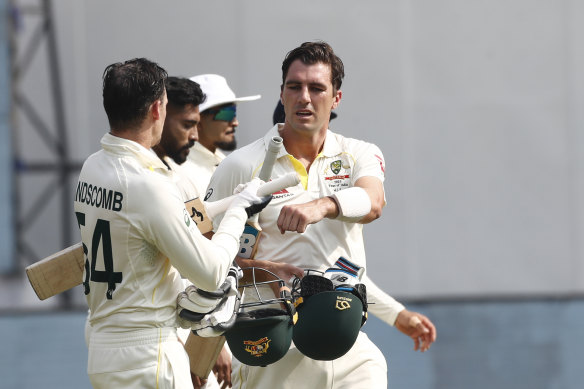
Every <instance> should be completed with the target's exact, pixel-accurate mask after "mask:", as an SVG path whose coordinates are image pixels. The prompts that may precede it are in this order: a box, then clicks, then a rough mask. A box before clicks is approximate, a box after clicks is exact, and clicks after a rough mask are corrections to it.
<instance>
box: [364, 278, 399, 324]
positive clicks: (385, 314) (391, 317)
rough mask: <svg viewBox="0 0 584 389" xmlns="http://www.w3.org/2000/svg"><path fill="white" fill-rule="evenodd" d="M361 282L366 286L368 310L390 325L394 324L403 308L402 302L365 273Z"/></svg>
mask: <svg viewBox="0 0 584 389" xmlns="http://www.w3.org/2000/svg"><path fill="white" fill-rule="evenodd" d="M361 282H363V283H364V284H365V287H366V288H367V301H368V302H369V303H371V304H369V307H368V310H369V312H371V313H372V314H373V315H375V316H377V317H378V318H379V319H381V320H383V321H384V322H386V323H387V324H389V325H390V326H393V325H395V320H396V319H397V316H398V315H399V313H400V312H401V311H403V310H404V309H405V307H404V306H403V304H401V303H400V302H398V301H397V300H395V299H394V298H393V297H391V296H390V295H388V294H387V293H385V292H384V291H383V290H381V288H379V287H378V286H377V285H376V284H375V283H374V282H373V280H371V279H370V278H369V277H368V276H367V274H365V275H363V278H362V279H361Z"/></svg>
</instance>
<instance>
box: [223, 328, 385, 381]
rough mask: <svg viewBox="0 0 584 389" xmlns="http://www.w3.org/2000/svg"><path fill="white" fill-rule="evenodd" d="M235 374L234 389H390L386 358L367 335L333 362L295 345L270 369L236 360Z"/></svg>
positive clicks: (361, 334) (270, 366)
mask: <svg viewBox="0 0 584 389" xmlns="http://www.w3.org/2000/svg"><path fill="white" fill-rule="evenodd" d="M232 372H233V373H232V376H231V381H232V382H233V389H298V388H306V389H387V363H386V361H385V357H384V356H383V353H382V352H381V351H380V350H379V348H377V346H376V345H375V344H373V342H372V341H371V340H369V338H368V337H367V335H366V334H365V333H364V332H359V336H358V337H357V340H356V341H355V344H354V345H353V347H352V348H351V349H350V350H349V351H348V352H347V353H346V354H345V355H343V356H342V357H340V358H337V359H335V360H333V361H315V360H314V359H310V358H308V357H306V356H304V355H303V354H302V353H301V352H300V351H298V349H297V348H296V347H294V345H292V347H290V350H288V353H287V354H286V355H285V356H284V357H283V358H282V359H280V360H279V361H277V362H276V363H273V364H271V365H269V366H266V367H259V366H248V365H244V364H242V363H241V362H239V361H238V360H237V359H236V358H235V357H234V358H233V370H232Z"/></svg>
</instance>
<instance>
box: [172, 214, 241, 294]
mask: <svg viewBox="0 0 584 389" xmlns="http://www.w3.org/2000/svg"><path fill="white" fill-rule="evenodd" d="M246 219H247V215H246V213H245V210H244V209H243V208H240V207H238V208H233V209H230V210H228V211H227V212H226V213H225V217H224V220H223V223H222V225H221V227H220V228H219V230H218V231H217V233H216V234H214V236H213V238H212V240H209V239H207V238H205V237H204V236H202V235H201V234H200V232H199V231H198V230H196V227H195V228H194V230H193V231H191V232H192V233H191V234H188V235H184V236H182V237H179V239H180V240H179V242H180V243H178V244H176V245H170V246H171V247H169V248H168V250H169V252H167V255H168V257H169V258H171V261H172V263H173V265H174V266H175V267H176V268H177V270H178V271H179V272H180V273H181V275H182V276H183V277H185V278H187V279H189V280H190V281H191V282H193V283H194V284H195V285H197V287H199V288H201V289H203V290H216V289H217V288H218V287H219V286H220V285H221V284H222V283H223V281H225V276H226V275H227V272H228V270H229V267H230V266H231V264H232V262H233V258H234V257H235V255H236V254H237V252H238V250H239V236H240V235H241V233H242V232H243V226H244V224H245V220H246ZM177 246H178V247H177ZM171 252H172V254H171Z"/></svg>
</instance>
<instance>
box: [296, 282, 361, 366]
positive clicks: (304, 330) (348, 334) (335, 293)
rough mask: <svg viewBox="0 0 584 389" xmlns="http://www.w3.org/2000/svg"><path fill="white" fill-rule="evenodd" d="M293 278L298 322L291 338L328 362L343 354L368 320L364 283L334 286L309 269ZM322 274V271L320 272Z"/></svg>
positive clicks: (302, 349)
mask: <svg viewBox="0 0 584 389" xmlns="http://www.w3.org/2000/svg"><path fill="white" fill-rule="evenodd" d="M312 272H313V273H312V274H311V273H310V271H309V273H308V274H306V275H305V276H304V277H303V278H302V279H297V280H295V283H294V288H293V290H292V294H293V295H294V296H295V297H296V299H295V301H296V309H297V310H298V322H297V323H296V325H295V326H294V328H293V332H292V339H293V341H294V344H295V345H296V348H297V349H298V350H299V351H300V352H301V353H302V354H304V355H306V356H307V357H309V358H312V359H316V360H321V361H331V360H333V359H337V358H339V357H341V356H343V355H345V354H346V353H347V352H348V351H349V350H350V349H351V347H353V344H355V341H356V340H357V336H358V335H359V330H360V329H361V326H362V325H363V324H364V323H365V320H366V319H367V297H366V290H365V285H364V284H356V285H342V286H341V285H337V286H335V285H334V284H333V282H332V281H331V280H330V279H328V278H326V277H324V276H322V275H318V274H315V273H320V272H315V271H312ZM321 274H322V273H321Z"/></svg>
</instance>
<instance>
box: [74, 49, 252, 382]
mask: <svg viewBox="0 0 584 389" xmlns="http://www.w3.org/2000/svg"><path fill="white" fill-rule="evenodd" d="M165 79H166V72H165V71H164V69H162V68H160V67H159V66H158V65H156V64H155V63H153V62H150V61H148V60H146V59H134V60H131V61H126V62H124V63H116V64H113V65H110V66H108V67H107V68H106V70H105V72H104V88H103V97H104V107H105V110H106V113H107V115H108V120H109V122H110V127H111V132H110V133H108V134H106V135H104V137H103V138H102V141H101V145H102V150H100V151H98V152H97V153H95V154H93V155H91V156H90V157H89V158H88V159H87V160H86V162H85V163H84V165H83V168H82V170H81V173H80V176H79V182H78V185H77V191H76V196H75V203H74V209H75V214H76V216H77V221H78V223H79V227H80V230H81V237H82V239H81V240H82V242H83V248H84V251H85V255H86V264H85V274H84V287H85V294H86V297H87V302H88V305H89V308H90V316H89V322H90V324H91V328H92V330H91V336H90V338H89V357H88V374H89V378H90V381H91V383H92V385H93V386H94V387H96V388H192V382H191V377H190V369H189V363H188V356H187V354H186V352H185V350H184V348H183V345H182V344H181V343H180V342H179V341H178V339H177V335H176V328H177V317H176V307H177V304H176V298H177V295H178V293H179V292H181V291H182V290H183V283H182V280H181V277H180V275H179V272H180V274H182V275H183V276H184V277H186V278H188V279H189V280H190V281H191V282H193V283H194V284H195V285H196V286H197V287H199V288H201V289H204V290H211V291H214V290H216V289H217V288H218V287H219V286H220V285H221V284H222V283H223V281H224V280H225V277H226V275H227V273H228V271H229V268H230V266H231V264H232V261H233V258H234V256H235V254H236V253H237V250H238V244H239V236H240V235H241V233H242V231H243V226H244V223H245V220H246V218H247V214H246V212H245V208H246V207H248V206H249V205H251V204H254V203H257V202H261V201H262V200H261V199H260V198H258V197H257V196H256V195H255V193H256V191H257V184H258V183H257V182H254V183H251V184H249V185H247V187H246V189H245V190H244V191H243V192H242V193H241V195H239V196H238V197H237V198H236V199H235V200H234V202H233V203H232V205H231V208H230V209H229V210H228V211H227V212H226V213H225V217H226V219H225V222H223V223H221V227H220V228H219V231H218V232H217V233H216V234H215V235H214V236H213V239H212V240H208V239H206V238H204V237H203V236H202V235H201V233H200V232H199V230H198V229H197V228H196V226H195V223H194V222H192V221H191V218H190V216H189V214H188V212H187V210H186V209H185V206H184V200H183V198H182V196H181V193H180V192H179V190H178V188H177V186H176V185H175V177H174V174H173V172H172V171H169V170H168V168H167V166H166V165H165V164H164V163H163V162H162V161H161V160H160V159H159V158H158V157H157V156H156V154H155V153H154V152H153V151H152V150H151V147H153V146H154V145H156V144H157V143H158V142H159V141H160V138H161V133H162V128H163V124H164V120H165V116H166V102H167V98H166V92H165V87H164V81H165ZM254 186H255V187H254ZM244 192H247V194H244Z"/></svg>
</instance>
